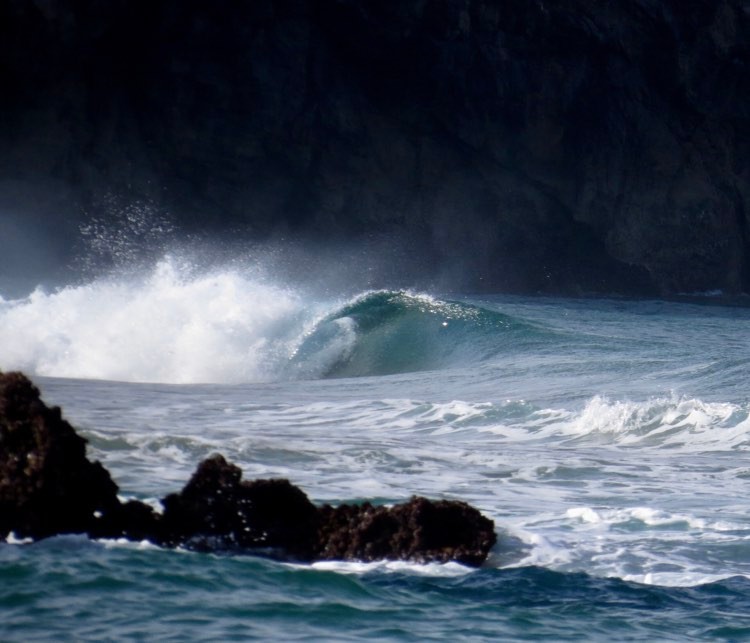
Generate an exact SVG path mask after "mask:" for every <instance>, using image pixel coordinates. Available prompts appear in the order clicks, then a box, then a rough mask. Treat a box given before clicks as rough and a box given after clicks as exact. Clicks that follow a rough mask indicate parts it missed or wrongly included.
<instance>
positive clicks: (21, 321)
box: [0, 257, 311, 383]
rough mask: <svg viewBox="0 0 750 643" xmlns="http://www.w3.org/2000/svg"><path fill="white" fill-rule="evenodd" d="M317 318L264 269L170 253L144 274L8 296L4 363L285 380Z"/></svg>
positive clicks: (186, 378)
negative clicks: (282, 372) (192, 260)
mask: <svg viewBox="0 0 750 643" xmlns="http://www.w3.org/2000/svg"><path fill="white" fill-rule="evenodd" d="M310 317H311V312H310V306H309V303H308V302H306V301H305V300H304V298H303V297H302V296H301V295H300V294H299V293H295V292H293V291H290V290H288V289H285V288H279V287H277V286H274V285H271V284H268V283H266V282H265V281H264V280H263V279H261V278H259V277H258V276H257V275H253V274H252V273H248V272H244V273H243V272H242V271H239V270H235V269H224V270H215V271H213V272H209V273H203V274H200V275H195V274H192V270H191V267H190V266H189V265H185V264H181V263H180V262H179V261H177V260H176V259H174V258H171V257H167V258H165V259H164V260H162V261H161V262H159V263H158V265H156V267H155V268H154V269H153V270H152V271H151V272H150V273H147V274H144V275H141V276H140V277H130V278H127V279H126V278H119V279H114V278H108V279H100V280H97V281H94V282H92V283H89V284H85V285H80V286H69V287H66V288H63V289H62V290H59V291H57V292H54V293H45V292H43V291H41V290H37V291H35V292H34V293H32V294H31V295H30V296H29V297H27V298H25V299H23V300H16V301H11V302H4V303H3V304H2V307H0V365H1V366H2V368H3V369H4V370H9V369H23V370H25V371H27V372H29V373H31V374H36V375H47V376H57V377H75V378H95V379H109V380H120V381H144V382H168V383H193V382H247V381H263V380H268V379H274V378H275V377H278V372H279V369H280V368H281V366H280V365H281V364H284V363H285V362H286V360H288V358H289V356H290V354H291V353H292V352H293V351H294V348H295V343H296V342H298V341H299V338H300V336H301V335H302V333H303V332H304V326H305V322H306V321H309V318H310Z"/></svg>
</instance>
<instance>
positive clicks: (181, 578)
mask: <svg viewBox="0 0 750 643" xmlns="http://www.w3.org/2000/svg"><path fill="white" fill-rule="evenodd" d="M0 297H1V298H0V369H2V370H4V371H8V370H16V369H18V370H23V371H24V372H26V373H27V374H28V375H29V376H31V377H32V378H33V379H34V381H35V383H36V384H37V385H38V386H39V387H40V388H41V390H42V393H43V397H44V399H45V401H46V402H48V403H50V404H58V405H60V406H61V407H62V409H63V413H64V415H65V417H66V418H67V419H68V420H69V421H70V422H71V423H72V424H73V425H74V426H75V427H76V428H77V429H78V430H79V432H80V433H81V434H82V435H84V436H85V437H86V438H87V439H88V441H89V446H88V448H89V455H90V457H92V458H94V459H98V460H100V461H101V462H102V463H103V464H104V465H105V466H106V467H107V468H108V469H109V470H110V472H111V473H112V475H113V478H114V479H115V481H116V482H117V483H118V485H119V487H120V493H121V495H122V497H123V498H138V499H140V500H144V501H147V502H150V503H153V504H155V505H156V504H157V500H156V498H159V497H162V496H164V495H165V494H166V493H168V492H170V491H176V490H178V489H179V488H181V487H182V485H183V484H184V483H185V482H186V480H187V478H188V477H189V475H190V473H191V472H192V471H193V470H194V468H195V465H196V464H197V463H198V461H199V460H200V459H202V458H204V457H206V456H208V455H210V454H212V453H215V452H221V453H223V454H224V455H225V456H226V457H227V458H228V459H230V460H232V461H234V462H236V463H237V464H238V465H239V466H240V467H242V469H243V471H244V473H245V477H246V478H259V477H284V478H288V479H289V480H291V481H292V482H293V483H294V484H296V485H298V486H300V487H301V488H302V489H304V490H305V492H306V493H307V494H308V495H309V496H310V498H311V499H312V500H313V501H314V502H317V503H322V502H331V503H339V502H355V501H362V500H370V501H373V502H375V503H395V502H400V501H404V500H406V499H408V498H409V497H410V496H411V495H412V494H420V495H424V496H427V497H431V498H451V499H458V500H464V501H467V502H470V503H472V504H473V505H475V506H476V507H477V508H479V509H480V510H481V511H482V512H483V513H484V514H485V515H487V516H489V517H490V518H492V519H493V520H494V521H495V524H496V529H497V532H498V536H499V538H498V544H497V545H496V547H495V548H494V550H493V551H492V553H491V555H490V558H489V560H488V561H487V563H486V564H485V566H484V567H482V568H481V569H479V570H470V569H468V568H465V567H462V566H461V565H458V564H448V565H418V564H413V563H408V562H398V563H397V562H381V563H372V564H358V563H317V564H313V565H292V564H287V563H279V562H273V561H267V560H264V559H260V558H255V557H251V556H218V555H207V554H198V553H192V552H184V551H166V550H161V549H159V548H157V547H154V546H152V545H149V544H147V543H141V544H137V543H135V544H134V543H124V542H116V541H96V542H90V541H88V540H86V539H84V538H80V537H58V538H52V539H49V540H46V541H42V542H38V543H22V542H17V541H15V540H14V539H13V538H11V539H9V542H7V543H3V544H0V579H1V581H2V582H0V614H2V619H0V639H2V640H8V641H11V640H17V641H21V640H24V641H25V640H45V639H52V638H55V639H65V640H102V639H112V640H144V639H148V640H326V641H329V640H363V639H373V640H375V639H377V640H405V641H406V640H409V641H425V640H466V641H469V640H496V639H504V640H534V639H536V640H539V639H544V640H626V639H627V640H649V641H653V640H679V641H685V640H743V639H750V616H748V614H749V613H750V512H749V511H748V501H747V498H748V496H749V495H750V461H749V460H748V454H747V452H748V450H749V449H750V396H749V395H748V390H747V386H746V381H747V378H746V371H747V367H748V364H750V345H749V343H748V323H749V322H750V309H749V308H746V307H744V306H741V305H731V306H729V305H720V303H719V302H716V301H712V300H711V298H710V297H705V298H702V299H693V300H691V301H681V302H678V301H672V302H666V301H656V300H654V301H636V300H623V299H572V298H567V299H566V298H542V297H520V296H509V295H472V294H468V293H444V292H440V291H437V290H428V289H401V288H378V289H368V288H353V287H348V288H345V287H340V285H337V286H336V287H333V285H330V284H329V285H328V286H325V284H323V285H321V284H320V283H315V284H312V283H311V282H308V283H303V282H295V281H293V280H290V279H288V278H280V277H279V276H278V275H276V274H274V272H273V271H271V270H267V269H264V268H263V267H262V266H259V265H258V263H257V262H256V263H250V262H246V263H243V262H232V263H227V264H214V265H208V266H206V265H201V264H199V263H197V262H193V261H188V260H187V259H185V258H184V257H180V256H179V255H176V254H175V255H165V256H162V257H161V258H160V259H159V260H158V261H155V262H154V263H153V264H151V265H149V266H145V267H144V266H141V267H139V268H138V269H132V270H119V271H111V272H109V273H107V274H105V275H102V276H95V277H91V278H89V279H86V280H81V281H78V282H76V283H70V284H68V285H65V286H62V287H57V288H53V289H50V288H47V289H45V288H42V287H40V288H38V289H36V290H35V291H34V292H32V293H30V294H28V295H27V296H23V297H11V296H10V295H9V294H7V293H2V292H0ZM735 303H736V302H735ZM740 303H741V302H740Z"/></svg>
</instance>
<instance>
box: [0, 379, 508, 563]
mask: <svg viewBox="0 0 750 643" xmlns="http://www.w3.org/2000/svg"><path fill="white" fill-rule="evenodd" d="M85 444H86V441H85V440H84V439H83V438H81V437H80V436H79V435H77V434H76V432H75V430H74V429H73V427H72V426H71V425H70V424H68V422H66V421H65V420H64V419H62V416H61V412H60V409H59V408H58V407H54V408H48V407H47V406H46V405H45V404H44V403H43V402H42V401H41V399H40V397H39V390H38V389H37V388H36V387H34V385H33V384H32V383H31V382H30V381H29V380H28V379H27V378H26V377H25V376H24V375H22V374H21V373H6V374H3V373H0V538H5V537H7V536H8V534H10V533H11V532H13V533H14V534H15V535H16V536H17V537H24V538H32V539H40V538H45V537H49V536H54V535H57V534H65V533H85V534H88V535H90V536H92V537H97V538H127V539H130V540H144V539H145V540H150V541H152V542H154V543H156V544H159V545H162V546H166V547H178V546H179V547H185V548H189V549H195V550H198V551H229V552H238V551H242V552H250V553H255V554H261V555H265V556H270V557H273V558H277V559H285V560H297V561H306V562H310V561H314V560H333V559H335V560H362V561H373V560H380V559H397V560H413V561H418V562H429V561H435V562H447V561H458V562H461V563H464V564H467V565H474V566H478V565H481V564H482V562H484V560H485V559H486V557H487V554H488V553H489V550H490V549H491V548H492V546H493V545H494V544H495V541H496V536H495V532H494V523H493V522H492V521H491V520H490V519H488V518H485V517H484V516H482V515H481V514H480V513H479V511H477V510H476V509H474V508H473V507H471V506H469V505H467V504H466V503H463V502H458V501H447V500H441V501H437V502H436V501H431V500H427V499H426V498H419V497H414V498H412V499H411V500H410V501H409V502H407V503H404V504H398V505H395V506H392V507H374V506H372V505H371V504H369V503H364V504H363V505H341V506H339V507H331V506H329V505H324V506H323V507H320V508H318V507H316V506H315V505H313V504H312V503H311V502H310V500H309V499H308V497H307V496H306V495H305V493H304V492H303V491H302V490H300V489H299V488H298V487H296V486H294V485H293V484H291V483H290V482H289V481H288V480H250V481H244V480H242V471H241V470H240V469H239V468H238V467H237V466H235V465H233V464H231V463H229V462H227V461H226V460H225V459H224V458H223V457H222V456H221V455H214V456H212V457H210V458H208V459H206V460H204V461H203V462H201V463H200V464H199V465H198V468H197V469H196V471H195V473H194V474H193V476H192V477H191V479H190V480H189V481H188V483H187V484H186V485H185V487H184V488H183V489H182V491H180V492H179V493H173V494H170V495H168V496H166V497H165V498H164V499H163V500H162V505H163V507H164V511H163V513H162V514H157V513H156V512H154V511H153V509H152V508H151V507H149V506H147V505H145V504H144V503H141V502H139V501H136V500H132V501H129V502H127V503H121V502H120V500H119V499H118V497H117V486H116V485H115V483H114V482H113V481H112V479H111V478H110V475H109V473H108V472H107V471H106V470H105V469H104V467H102V466H101V464H99V463H98V462H95V463H92V462H90V461H89V460H88V459H87V457H86V454H85Z"/></svg>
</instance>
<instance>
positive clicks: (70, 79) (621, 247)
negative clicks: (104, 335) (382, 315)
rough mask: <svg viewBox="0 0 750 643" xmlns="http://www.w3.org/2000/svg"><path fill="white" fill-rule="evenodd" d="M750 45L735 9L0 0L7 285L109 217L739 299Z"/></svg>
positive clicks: (649, 2)
mask: <svg viewBox="0 0 750 643" xmlns="http://www.w3.org/2000/svg"><path fill="white" fill-rule="evenodd" d="M748 43H750V2H747V1H746V0H725V1H708V0H706V1H696V2H691V3H684V2H678V1H677V0H661V1H655V0H632V1H629V2H625V1H621V2H614V1H610V2H597V1H594V0H569V1H568V2H563V3H560V2H533V1H529V0H505V1H497V2H488V1H472V0H433V1H427V0H411V1H408V2H382V1H380V0H359V1H355V0H286V1H278V0H274V1H271V0H257V1H254V2H215V3H206V2H198V1H197V0H196V1H191V0H182V1H178V0H162V1H160V2H159V1H149V2H145V1H140V2H139V1H125V0H112V1H110V2H106V3H102V2H94V1H93V0H77V1H69V2H62V1H61V0H44V1H42V0H5V2H3V3H2V4H0V86H1V87H2V88H3V89H2V91H3V100H2V102H1V103H0V256H1V257H3V258H2V259H0V272H2V271H3V270H6V271H12V270H17V269H18V268H17V266H18V260H19V258H20V259H24V258H25V259H27V260H28V258H29V257H32V258H33V259H34V260H35V261H38V262H40V263H48V264H49V265H50V266H55V265H63V264H64V263H66V262H67V261H69V260H70V254H71V253H72V252H73V248H74V247H75V242H76V237H77V236H78V228H79V225H80V223H81V222H82V221H84V220H85V219H86V218H87V217H89V216H91V213H92V212H94V213H96V214H97V215H98V216H101V215H102V213H104V214H105V215H106V204H107V203H108V199H109V197H110V196H111V195H113V194H114V195H117V197H118V199H124V200H133V201H143V202H148V203H150V204H153V206H154V207H155V208H156V209H157V210H159V211H164V212H169V213H170V216H171V217H172V218H173V219H174V220H175V222H176V223H177V225H179V226H180V227H181V228H182V229H183V230H185V231H186V232H190V231H198V230H200V231H210V232H212V233H215V234H220V233H221V232H222V231H224V232H226V231H232V234H233V235H235V234H237V231H239V232H241V233H242V234H246V235H248V237H252V238H276V237H282V236H283V237H284V238H297V237H298V238H313V239H321V238H324V239H330V240H334V241H357V240H362V239H365V240H366V239H367V238H368V236H369V235H378V236H381V237H382V235H386V236H388V235H392V236H393V237H394V238H398V239H399V240H400V241H401V242H402V243H403V244H405V245H406V246H407V247H409V248H410V249H412V251H413V253H414V254H415V255H417V254H418V255H420V256H424V257H426V258H427V260H428V261H429V264H430V265H431V266H432V267H433V269H434V271H435V275H437V276H438V277H442V278H443V279H444V281H443V282H442V283H443V284H444V285H446V286H453V287H457V288H465V289H472V290H477V289H485V290H503V291H530V292H537V291H541V292H564V293H578V292H623V293H653V292H657V293H662V294H668V293H675V292H694V291H706V290H713V289H722V290H724V291H726V292H730V293H736V292H742V291H747V290H748V285H749V284H750V269H749V268H748V256H747V255H748V238H747V232H746V228H747V217H748V197H749V196H750V192H749V187H748V186H749V185H750V184H749V182H748V180H749V179H750V149H749V148H750V100H749V99H750V73H749V72H750V64H749V63H750V45H749V44H748ZM44 230H46V231H54V232H52V233H49V234H47V235H46V236H47V238H46V239H44V240H42V241H38V240H39V237H40V236H42V237H44V236H45V235H44V234H43V231H44ZM3 237H4V238H5V240H6V241H5V243H4V242H3V240H2V238H3ZM11 239H13V242H12V243H11V241H10V240H11ZM19 239H20V242H19V241H18V240H19ZM24 241H26V242H27V243H26V245H27V246H28V249H24V248H25V246H24ZM29 253H31V254H29ZM18 255H20V257H19V256H18ZM11 264H12V265H11ZM420 270H424V264H420ZM406 278H408V276H406Z"/></svg>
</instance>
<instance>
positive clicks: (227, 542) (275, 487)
mask: <svg viewBox="0 0 750 643" xmlns="http://www.w3.org/2000/svg"><path fill="white" fill-rule="evenodd" d="M241 478H242V471H241V470H240V468H239V467H237V466H235V465H234V464H231V463H228V462H227V461H226V460H225V459H224V457H223V456H221V455H218V454H217V455H214V456H212V457H210V458H207V459H206V460H204V461H203V462H201V463H200V464H199V465H198V468H197V470H196V472H195V473H194V474H193V476H192V478H191V479H190V481H189V482H188V483H187V485H185V488H184V489H183V490H182V492H181V493H179V494H171V495H169V496H167V497H166V498H164V500H163V501H162V504H163V505H164V516H163V519H162V522H163V529H164V542H165V543H166V544H169V545H179V544H183V545H186V546H189V547H192V548H194V549H201V550H211V549H250V550H262V551H265V552H266V553H268V554H270V555H273V556H275V557H282V558H293V559H298V560H312V559H313V557H314V553H315V544H316V539H317V527H318V510H317V508H316V507H315V505H313V504H312V503H311V502H310V500H309V499H308V498H307V496H306V495H305V494H304V493H303V492H302V491H301V490H300V489H299V488H298V487H295V486H294V485H293V484H291V483H290V482H289V481H288V480H252V481H243V480H242V479H241Z"/></svg>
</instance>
